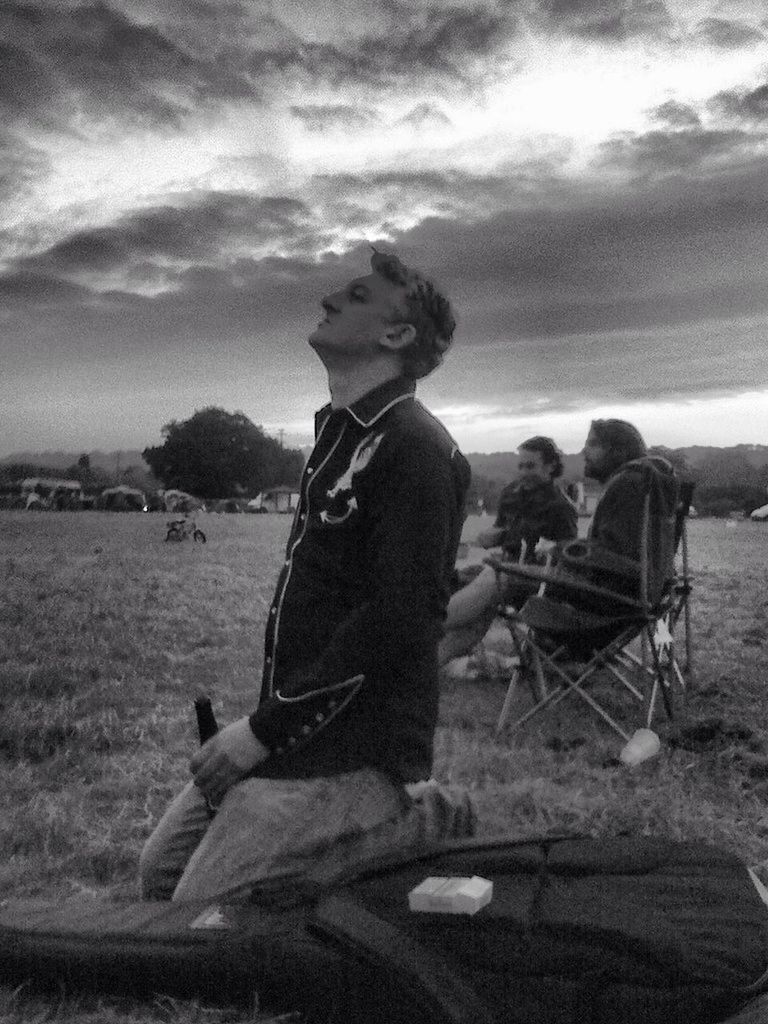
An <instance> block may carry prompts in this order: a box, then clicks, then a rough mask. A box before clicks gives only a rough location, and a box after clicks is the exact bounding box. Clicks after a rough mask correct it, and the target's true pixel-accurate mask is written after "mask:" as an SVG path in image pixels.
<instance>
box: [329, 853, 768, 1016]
mask: <svg viewBox="0 0 768 1024" xmlns="http://www.w3.org/2000/svg"><path fill="white" fill-rule="evenodd" d="M427 875H437V876H444V875H448V876H451V875H453V876H472V875H480V876H481V877H483V878H487V879H489V880H491V881H492V882H493V899H492V901H491V903H490V904H489V905H488V906H486V907H484V908H482V909H481V910H480V911H478V912H477V914H475V915H474V916H471V917H467V916H463V915H447V914H430V913H412V912H410V911H409V910H408V905H407V893H408V892H409V890H410V889H411V888H413V887H414V886H416V885H418V884H419V882H421V881H422V880H423V878H424V877H425V876H427ZM361 911H362V913H361ZM377 920H379V921H382V922H384V924H385V925H386V926H387V928H388V929H389V930H390V931H389V935H388V937H387V938H386V939H385V940H384V941H381V942H380V941H379V940H378V938H377V925H376V921H377ZM314 928H315V929H316V930H318V931H319V932H320V933H322V934H324V935H327V936H328V937H329V939H335V941H336V942H337V943H339V945H340V946H342V947H344V948H346V949H347V950H348V951H349V953H350V954H356V955H357V956H358V957H359V958H360V959H361V960H363V961H365V962H367V963H368V964H370V965H376V966H377V968H378V969H379V970H380V971H381V972H382V975H383V976H388V980H387V982H386V984H384V983H382V985H381V986H380V987H379V991H396V984H397V983H396V978H397V976H398V974H400V973H401V972H402V971H403V970H404V969H407V970H408V972H409V974H410V977H409V986H410V988H411V989H412V990H413V988H414V987H415V986H416V985H417V984H418V980H417V976H418V973H419V965H418V960H417V959H416V953H415V950H416V949H417V948H418V949H421V950H423V951H424V954H425V963H427V961H428V967H427V969H426V970H425V972H424V979H423V987H424V988H425V989H428V988H429V987H430V986H431V987H432V988H433V990H434V991H433V995H436V994H437V991H438V986H439V977H438V976H437V975H435V973H434V965H435V962H438V963H439V964H440V966H441V968H442V969H443V970H444V972H445V973H446V974H447V975H449V976H450V977H451V979H452V982H453V985H454V986H455V987H456V988H457V994H456V1003H457V1010H456V1013H455V1014H454V1016H453V1018H449V1017H443V1018H439V1017H426V1018H425V1019H428V1020H433V1019H434V1020H438V1019H454V1020H457V1021H458V1020H465V1021H468V1020H478V1019H479V1017H478V1012H477V1008H476V1004H477V1003H478V1002H479V1003H480V1004H482V1006H483V1007H484V1008H485V1013H486V1017H485V1019H489V1020H494V1021H499V1022H501V1021H504V1022H506V1024H516V1022H520V1024H530V1022H534V1021H535V1022H536V1024H577V1022H583V1021H588V1022H590V1024H670V1022H674V1024H706V1022H714V1021H722V1020H725V1019H726V1018H727V1017H728V1015H729V1014H732V1013H735V1012H736V1011H737V1010H739V1009H740V1008H741V1007H743V1006H744V1005H745V1004H747V1003H748V1001H749V1000H750V999H751V998H752V997H753V996H755V995H757V994H758V993H760V992H761V991H763V990H764V989H765V988H766V987H768V906H766V904H765V902H764V901H763V899H762V898H761V896H760V894H759V892H758V889H757V887H756V885H755V883H754V882H753V880H752V878H751V877H750V875H749V873H748V871H747V869H746V867H745V866H744V864H743V863H742V862H741V861H740V860H739V859H738V858H736V857H734V856H733V855H731V854H729V853H727V852H725V851H723V850H721V849H717V848H714V847H711V846H707V845H705V844H702V843H676V842H669V841H666V840H654V839H647V838H627V839H609V840H590V839H577V840H572V839H565V840H556V841H552V842H540V843H519V844H515V843H497V844H487V845H484V844H482V843H479V842H478V841H476V840H474V841H472V840H470V841H468V842H466V843H464V844H461V845H458V844H454V846H453V848H452V849H451V850H446V851H445V852H443V853H442V854H437V855H435V854H433V855H431V856H429V857H428V858H424V859H422V860H412V861H411V862H410V863H408V864H403V865H400V866H399V867H390V868H382V869H380V870H378V871H375V872H372V873H371V874H369V875H368V876H367V877H364V878H360V879H358V880H357V881H353V882H350V883H349V884H348V885H346V886H345V887H343V890H340V892H339V896H337V897H336V898H335V901H334V900H333V899H331V900H325V901H324V902H323V901H321V903H320V904H319V906H318V908H317V911H316V915H315V923H314ZM391 929H394V932H392V931H391ZM393 935H401V936H402V937H403V941H404V942H405V941H407V942H408V943H409V944H410V950H409V957H408V962H409V965H410V966H409V967H408V968H404V966H403V965H402V964H400V963H399V961H400V960H401V959H402V956H401V951H400V950H399V949H398V945H397V943H396V942H394V941H393ZM462 989H464V990H468V991H470V992H471V994H472V1003H471V1004H468V1005H467V1007H466V1009H465V1012H464V1013H463V1014H462V1011H461V1010H460V1009H459V1008H458V1004H459V1003H460V1000H461V990H462ZM383 1009H384V1012H383V1013H382V1015H381V1019H382V1020H388V1021H395V1020H396V1021H401V1020H402V1021H403V1024H404V1022H405V1021H407V1020H408V1017H407V1015H405V1014H404V1015H403V1016H402V1017H401V1016H400V1015H399V1012H400V1011H399V1008H398V1015H393V1014H388V1013H387V1012H386V1009H387V1008H386V1007H384V1008H383ZM372 1019H373V1018H372ZM376 1019H379V1018H378V1017H377V1018H376Z"/></svg>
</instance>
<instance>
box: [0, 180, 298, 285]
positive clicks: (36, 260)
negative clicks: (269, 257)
mask: <svg viewBox="0 0 768 1024" xmlns="http://www.w3.org/2000/svg"><path fill="white" fill-rule="evenodd" d="M308 222H309V211H308V209H307V207H306V206H305V205H304V204H303V203H301V202H300V201H298V200H296V199H291V198H287V197H281V196H266V197H259V196H253V195H248V194H245V193H222V192H211V193H206V194H204V195H203V196H201V197H199V198H198V200H197V201H194V199H189V198H187V199H185V201H184V202H183V203H182V202H180V203H179V205H165V206H161V207H153V208H149V209H146V210H142V211H139V212H136V213H132V214H128V215H126V216H124V217H121V218H120V219H119V220H118V221H117V222H116V223H115V224H112V225H107V226H103V227H95V228H90V229H88V230H83V231H78V232H75V233H74V234H72V235H70V236H68V237H67V238H65V239H63V240H62V241H60V242H58V243H57V244H55V245H53V246H51V247H50V248H48V249H46V250H44V251H42V252H39V253H36V254H35V255H33V256H28V257H26V258H25V259H23V260H20V261H18V264H19V266H20V267H22V268H23V269H25V270H28V271H35V272H38V273H40V272H45V273H50V274H59V275H64V276H74V277H77V276H78V275H81V274H86V275H87V274H90V273H93V272H107V271H111V270H115V269H125V270H129V269H131V270H132V272H133V275H134V279H140V280H141V281H142V282H146V283H152V282H153V280H157V279H160V280H164V281H167V280H169V279H172V278H173V276H174V275H173V274H169V272H168V271H167V270H164V271H163V272H162V273H161V274H158V273H157V266H158V263H159V264H161V265H162V266H163V267H167V263H168V261H169V260H175V261H178V262H180V263H182V264H186V263H194V262H198V263H199V262H205V261H211V262H212V263H214V264H216V263H217V262H218V261H219V260H221V259H224V260H226V261H227V262H229V260H230V252H231V251H233V250H236V249H237V248H238V247H242V246H248V245H253V246H255V245H257V244H259V243H262V244H263V243H264V242H267V241H268V242H269V243H270V244H271V245H279V246H280V247H283V246H289V245H294V246H301V245H302V244H304V243H306V240H307V239H306V233H307V228H308ZM153 268H154V269H153Z"/></svg>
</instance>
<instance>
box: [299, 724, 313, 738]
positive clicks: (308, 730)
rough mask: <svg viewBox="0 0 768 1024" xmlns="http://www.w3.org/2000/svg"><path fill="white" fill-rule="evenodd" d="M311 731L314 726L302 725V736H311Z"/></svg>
mask: <svg viewBox="0 0 768 1024" xmlns="http://www.w3.org/2000/svg"><path fill="white" fill-rule="evenodd" d="M311 732H312V727H311V726H309V725H302V727H301V733H302V736H309V734H310V733H311Z"/></svg>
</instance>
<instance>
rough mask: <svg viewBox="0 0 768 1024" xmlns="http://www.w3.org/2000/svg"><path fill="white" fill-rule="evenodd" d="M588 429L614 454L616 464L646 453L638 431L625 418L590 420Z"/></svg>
mask: <svg viewBox="0 0 768 1024" xmlns="http://www.w3.org/2000/svg"><path fill="white" fill-rule="evenodd" d="M589 430H590V433H592V434H594V435H595V437H596V438H597V441H598V444H601V445H602V446H603V448H607V449H608V450H609V451H610V452H611V454H612V456H615V460H616V465H617V466H622V465H623V464H624V463H625V462H630V461H631V460H632V459H641V458H642V457H643V456H644V455H647V454H648V449H647V448H646V445H645V441H644V440H643V438H642V435H641V434H640V431H639V430H638V429H637V427H635V426H633V425H632V424H631V423H627V421H626V420H592V423H591V425H590V428H589Z"/></svg>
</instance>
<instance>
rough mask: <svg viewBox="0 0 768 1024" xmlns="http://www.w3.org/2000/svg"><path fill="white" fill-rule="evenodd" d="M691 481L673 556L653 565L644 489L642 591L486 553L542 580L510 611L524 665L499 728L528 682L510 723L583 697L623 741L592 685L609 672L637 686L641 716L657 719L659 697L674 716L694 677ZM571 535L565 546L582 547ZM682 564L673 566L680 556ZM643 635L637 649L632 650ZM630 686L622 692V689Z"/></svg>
mask: <svg viewBox="0 0 768 1024" xmlns="http://www.w3.org/2000/svg"><path fill="white" fill-rule="evenodd" d="M692 493H693V485H692V484H687V483H684V484H681V486H680V493H679V499H678V503H677V507H676V510H675V516H674V522H673V524H671V525H672V528H673V536H672V537H671V538H669V540H670V544H669V549H668V550H669V556H668V558H667V559H666V562H667V564H666V565H662V566H651V565H650V564H649V557H648V530H649V522H650V497H649V496H646V498H645V504H644V510H643V519H642V534H641V544H640V554H641V557H640V562H639V565H637V564H636V563H633V564H634V565H635V566H636V571H637V572H638V574H639V581H638V582H639V587H638V593H637V596H636V597H630V596H627V593H626V592H624V593H621V592H618V591H616V590H611V589H610V588H609V587H603V586H600V585H597V584H595V583H592V582H589V581H586V580H585V579H583V578H580V577H579V576H578V575H576V574H574V573H572V572H570V573H569V572H568V571H564V570H563V569H562V568H561V567H558V566H555V567H554V568H553V567H551V566H549V565H547V566H544V567H540V566H523V565H517V564H511V563H507V562H504V561H501V560H499V559H495V558H489V559H486V561H487V562H488V564H490V565H492V566H493V567H494V569H496V571H497V573H499V574H506V575H507V576H509V577H513V578H517V579H525V580H528V581H531V580H533V581H535V582H538V584H539V588H538V593H537V594H536V595H535V596H533V597H530V598H529V599H528V600H527V601H526V602H525V604H524V605H523V607H522V608H521V609H520V611H519V612H517V611H515V610H507V611H506V612H505V614H504V617H505V618H506V620H507V624H508V625H509V628H510V631H511V634H512V640H513V643H514V645H515V649H516V653H517V660H518V662H519V663H518V664H517V666H516V667H515V668H514V670H513V673H512V676H511V678H510V681H509V685H508V687H507V693H506V696H505V699H504V705H503V707H502V710H501V714H500V716H499V720H498V724H497V727H496V732H497V735H498V734H499V733H500V732H501V731H502V730H503V729H504V728H505V726H506V725H507V723H508V722H509V719H510V718H511V716H512V708H513V705H514V699H515V695H516V692H517V690H518V688H519V687H520V686H521V685H526V686H527V687H528V688H529V689H530V692H531V694H532V695H533V699H534V704H533V706H532V707H531V708H530V709H529V710H528V711H526V712H525V713H524V714H523V715H521V716H520V717H518V718H517V720H516V721H515V722H514V723H512V726H511V729H512V730H515V729H517V728H519V727H520V726H522V725H523V724H524V723H525V722H527V721H528V720H529V719H531V718H532V717H533V716H534V715H537V714H538V713H540V712H541V711H543V710H545V709H547V708H554V707H555V706H557V705H558V704H559V703H560V702H561V701H562V700H564V699H565V698H567V697H569V696H573V697H578V698H579V699H581V700H582V701H583V702H584V703H586V704H587V705H588V706H589V707H590V708H591V709H592V710H593V711H594V712H595V713H596V714H597V715H599V717H600V718H601V719H602V720H603V721H605V722H607V724H608V725H609V726H610V727H611V728H612V729H613V730H614V731H615V732H616V733H618V735H619V736H620V737H622V739H624V740H625V741H626V740H628V739H629V736H630V733H629V732H627V731H626V729H624V728H623V727H622V725H620V724H619V723H618V722H617V721H616V720H615V718H614V717H613V716H612V715H611V714H609V712H608V711H607V710H606V708H605V707H604V706H603V705H602V704H601V703H600V701H599V700H598V699H597V696H596V695H595V694H594V693H591V692H589V689H588V688H589V686H590V684H592V683H593V682H594V680H595V677H596V676H597V674H598V673H605V674H607V676H608V677H609V678H610V679H611V680H612V681H615V682H616V683H618V684H619V685H620V687H622V688H623V690H626V692H627V693H629V694H630V696H631V698H632V701H633V702H634V705H635V706H636V705H637V704H640V705H641V706H642V708H643V709H644V724H646V725H647V726H648V727H650V726H651V724H652V722H653V719H654V715H655V713H656V710H657V707H658V705H659V698H661V703H662V704H663V706H664V710H665V712H666V714H667V717H668V718H670V719H671V718H673V717H674V716H675V714H676V711H677V710H678V709H679V707H680V705H681V703H682V700H683V698H684V695H685V690H686V687H687V685H688V683H689V682H690V680H691V678H692V669H693V662H692V643H691V623H690V607H689V597H690V593H691V578H690V575H689V567H688V542H687V532H686V520H687V517H688V512H689V509H690V505H691V498H692ZM579 543H580V542H578V541H574V542H571V544H569V545H568V547H569V548H570V547H572V545H578V544H579ZM678 553H679V554H680V556H681V560H682V561H681V565H680V567H679V569H678V568H677V567H676V561H677V554H678ZM595 599H599V601H600V602H601V604H605V603H606V602H610V604H611V605H612V613H611V614H605V613H604V612H601V613H600V614H597V613H595V612H592V611H589V610H588V609H585V608H584V607H583V605H584V604H585V602H589V601H594V600H595ZM580 606H581V607H580ZM681 617H682V619H683V624H684V636H685V661H684V663H683V664H682V665H681V663H680V661H679V659H678V656H677V651H676V645H675V641H674V633H675V627H676V626H677V624H678V621H679V620H680V618H681ZM635 641H639V646H640V653H639V654H638V653H637V652H636V650H635V649H632V647H636V646H637V645H636V644H635ZM622 692H623V691H622Z"/></svg>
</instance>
